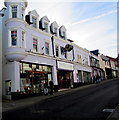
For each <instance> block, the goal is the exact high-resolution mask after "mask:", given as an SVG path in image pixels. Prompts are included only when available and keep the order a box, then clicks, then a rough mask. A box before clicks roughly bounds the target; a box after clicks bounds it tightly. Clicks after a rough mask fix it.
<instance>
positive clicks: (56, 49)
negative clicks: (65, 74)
mask: <svg viewBox="0 0 119 120" xmlns="http://www.w3.org/2000/svg"><path fill="white" fill-rule="evenodd" d="M55 51H56V56H57V57H59V47H58V46H57V45H56V46H55Z"/></svg>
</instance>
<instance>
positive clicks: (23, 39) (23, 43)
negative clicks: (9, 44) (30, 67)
mask: <svg viewBox="0 0 119 120" xmlns="http://www.w3.org/2000/svg"><path fill="white" fill-rule="evenodd" d="M22 47H25V32H24V31H22Z"/></svg>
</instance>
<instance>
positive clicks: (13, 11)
mask: <svg viewBox="0 0 119 120" xmlns="http://www.w3.org/2000/svg"><path fill="white" fill-rule="evenodd" d="M12 18H17V6H12Z"/></svg>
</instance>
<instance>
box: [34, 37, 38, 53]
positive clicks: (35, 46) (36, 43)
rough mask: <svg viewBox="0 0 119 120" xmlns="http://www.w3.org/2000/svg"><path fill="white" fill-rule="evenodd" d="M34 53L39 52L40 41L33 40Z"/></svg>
mask: <svg viewBox="0 0 119 120" xmlns="http://www.w3.org/2000/svg"><path fill="white" fill-rule="evenodd" d="M33 51H34V52H37V51H38V41H37V39H36V38H33Z"/></svg>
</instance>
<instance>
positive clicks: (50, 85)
mask: <svg viewBox="0 0 119 120" xmlns="http://www.w3.org/2000/svg"><path fill="white" fill-rule="evenodd" d="M53 86H54V85H53V81H51V80H50V81H49V89H50V95H53V88H54V87H53Z"/></svg>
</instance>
